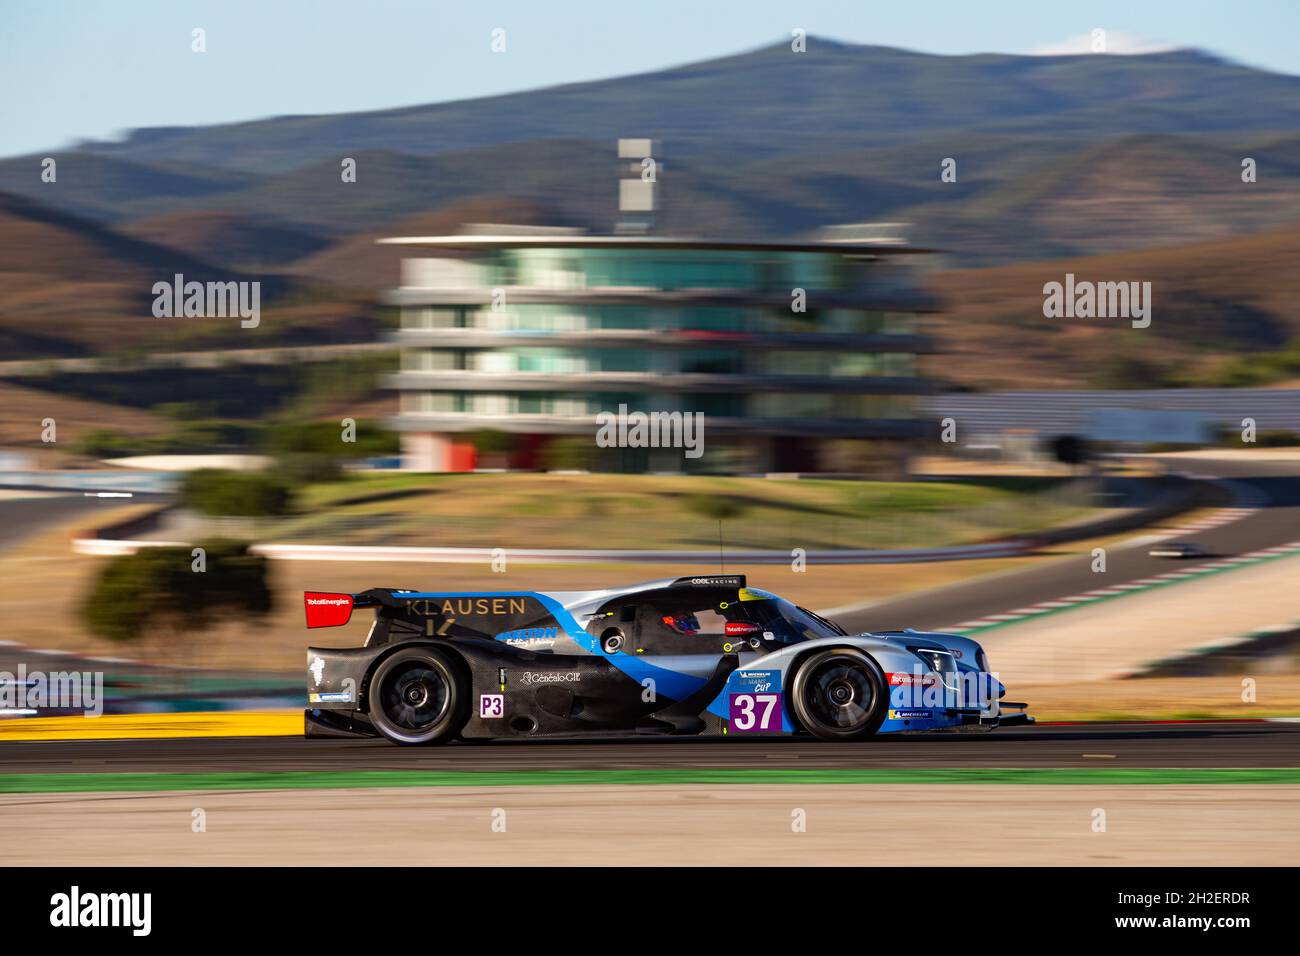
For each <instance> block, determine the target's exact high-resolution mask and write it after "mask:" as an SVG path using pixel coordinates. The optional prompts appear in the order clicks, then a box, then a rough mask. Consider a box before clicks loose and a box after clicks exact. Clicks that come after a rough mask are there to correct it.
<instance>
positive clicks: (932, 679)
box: [885, 673, 939, 687]
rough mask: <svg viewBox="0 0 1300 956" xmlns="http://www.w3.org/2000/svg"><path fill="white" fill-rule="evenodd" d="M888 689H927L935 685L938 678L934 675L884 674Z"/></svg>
mask: <svg viewBox="0 0 1300 956" xmlns="http://www.w3.org/2000/svg"><path fill="white" fill-rule="evenodd" d="M885 677H886V678H887V679H888V681H889V686H890V687H929V686H931V685H934V684H937V683H938V682H939V678H938V677H936V676H935V675H934V674H903V673H893V674H886V675H885Z"/></svg>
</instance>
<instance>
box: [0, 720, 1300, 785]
mask: <svg viewBox="0 0 1300 956" xmlns="http://www.w3.org/2000/svg"><path fill="white" fill-rule="evenodd" d="M1297 766H1300V723H1282V722H1236V723H1233V722H1224V723H1210V722H1206V723H1179V724H1104V725H1096V724H1094V725H1060V726H1036V727H1026V728H1018V729H1015V730H1012V729H1010V728H1008V729H1003V730H997V731H978V732H970V733H956V734H929V735H887V736H883V737H878V738H874V739H872V740H868V741H864V742H861V743H848V744H844V743H820V742H816V741H803V740H799V741H794V740H742V739H734V740H702V739H694V738H692V739H667V738H643V739H633V740H627V739H619V740H616V741H615V740H609V741H591V742H587V741H584V742H581V743H574V742H569V741H563V742H556V741H497V742H493V743H475V744H465V743H457V744H451V745H448V746H445V747H397V746H394V745H392V744H389V743H387V742H385V741H379V740H305V739H302V738H298V737H258V738H251V737H247V738H206V739H190V740H100V741H42V742H32V743H22V742H4V743H0V772H3V773H7V774H15V773H65V772H77V773H197V772H243V773H267V772H281V771H315V772H330V771H356V770H424V771H448V770H456V771H464V770H470V771H474V770H493V771H500V770H515V771H519V770H539V769H546V770H663V769H672V768H677V769H723V768H765V769H791V768H803V769H824V768H842V769H872V768H882V769H894V770H899V769H908V768H923V767H926V768H954V767H979V768H1032V767H1068V768H1107V769H1121V768H1129V769H1138V768H1140V769H1147V768H1169V767H1297Z"/></svg>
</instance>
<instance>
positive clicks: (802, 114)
mask: <svg viewBox="0 0 1300 956" xmlns="http://www.w3.org/2000/svg"><path fill="white" fill-rule="evenodd" d="M1297 127H1300V78H1297V77H1291V76H1283V75H1279V74H1274V73H1269V72H1266V71H1262V70H1256V69H1252V68H1250V67H1246V66H1241V65H1238V64H1234V63H1230V62H1228V61H1225V60H1222V59H1218V58H1215V57H1213V56H1210V55H1208V54H1205V53H1201V52H1197V51H1188V50H1181V51H1175V52H1169V53H1154V54H1146V55H1141V56H1062V57H1037V56H1005V55H994V54H981V55H976V56H935V55H931V54H926V53H917V52H912V51H908V50H897V49H891V48H887V47H878V46H860V45H855V44H847V43H838V42H835V41H832V40H828V39H821V38H816V37H814V38H811V39H810V40H809V44H808V50H807V52H806V53H793V52H792V51H791V50H790V47H789V45H788V44H787V43H785V42H782V43H778V44H776V45H773V46H770V47H766V48H763V49H759V50H754V51H751V52H747V53H742V54H739V55H735V56H728V57H723V58H721V59H716V60H709V61H706V62H702V63H693V64H687V65H684V66H678V67H673V68H670V69H665V70H659V71H655V72H652V73H646V74H641V75H635V76H625V77H617V78H613V79H606V80H598V81H594V82H587V83H576V84H570V85H565V86H557V87H549V88H546V89H540V90H531V91H527V92H521V93H512V94H508V95H502V96H493V97H484V98H478V99H472V100H461V101H456V102H450V103H435V104H430V105H425V106H412V107H405V108H401V109H387V110H374V111H369V112H364V113H341V114H336V115H324V116H280V117H274V118H270V119H264V120H257V121H252V122H244V123H228V124H222V125H217V126H207V127H170V128H150V129H143V130H137V131H135V132H133V133H131V134H130V135H128V136H127V137H126V139H124V140H123V141H122V142H118V143H110V142H94V143H88V144H86V145H85V146H84V147H83V150H84V151H87V152H94V153H100V154H103V155H109V156H115V157H118V158H122V159H129V160H134V161H138V162H145V163H160V162H170V163H179V164H190V163H192V164H195V165H197V166H207V165H209V164H213V163H216V164H218V165H220V166H222V167H225V168H227V169H235V170H241V171H248V172H260V173H274V172H283V171H286V170H289V169H293V168H296V167H299V166H303V165H306V164H308V163H311V162H314V161H318V160H323V159H325V158H327V157H334V156H340V155H352V154H353V153H354V152H355V151H358V150H375V149H378V150H389V151H393V152H401V153H412V154H416V155H438V154H442V153H449V152H455V151H458V150H464V149H471V148H474V147H483V146H497V145H501V144H505V143H520V142H527V141H532V140H544V139H562V138H576V139H586V140H595V141H598V142H605V143H611V142H612V141H613V140H614V139H616V138H617V137H619V136H629V135H635V136H649V137H654V138H656V139H658V140H660V141H662V142H663V144H664V149H665V155H666V157H669V158H678V157H689V156H692V155H697V154H703V155H714V156H718V155H724V154H730V155H731V156H745V157H750V158H757V157H762V156H774V155H792V154H796V153H809V154H811V153H814V152H821V151H824V150H838V149H844V148H848V147H866V146H874V145H885V144H891V143H905V142H914V141H917V140H919V139H933V138H935V137H936V136H937V135H939V134H941V133H942V134H947V135H950V136H951V137H952V142H953V145H954V148H955V147H957V146H960V142H961V139H962V137H963V136H964V135H965V134H966V132H968V131H970V130H974V129H979V130H983V131H985V132H1004V133H1022V134H1023V133H1039V134H1041V133H1047V132H1050V133H1051V134H1052V135H1054V136H1059V137H1062V138H1065V139H1073V140H1076V141H1080V142H1089V141H1096V140H1097V139H1099V138H1102V137H1110V136H1115V135H1121V134H1125V133H1162V132H1164V133H1181V134H1197V133H1219V132H1241V131H1259V130H1285V129H1295V128H1297Z"/></svg>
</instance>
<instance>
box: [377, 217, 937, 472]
mask: <svg viewBox="0 0 1300 956" xmlns="http://www.w3.org/2000/svg"><path fill="white" fill-rule="evenodd" d="M383 241H384V242H386V243H395V244H400V245H403V246H409V247H411V250H412V256H411V257H410V258H408V259H406V260H405V261H404V263H403V269H402V286H401V287H400V288H399V289H396V290H393V291H391V292H390V293H389V294H388V296H387V301H388V302H389V303H391V304H393V305H396V306H398V307H400V309H401V327H400V330H399V331H397V332H396V333H394V338H395V340H396V342H397V343H398V344H399V345H400V347H401V368H400V370H399V371H398V372H397V373H396V374H394V375H393V376H392V377H391V379H390V382H389V384H390V385H391V386H392V387H394V388H396V389H398V390H399V392H400V411H399V415H398V417H397V419H396V421H395V422H394V425H395V427H396V428H397V429H398V430H400V432H401V433H402V439H403V442H402V447H403V461H404V466H405V467H408V468H412V469H417V470H424V471H459V470H465V469H469V468H473V467H476V466H481V465H483V464H484V463H485V455H484V450H485V448H491V449H493V452H492V461H491V463H492V464H496V465H508V466H510V467H522V468H533V467H565V466H570V467H584V466H585V467H591V468H594V469H610V470H625V471H683V470H686V471H697V470H700V471H721V472H736V471H744V472H751V471H801V472H809V471H862V470H880V469H879V468H877V467H876V466H880V465H883V466H885V468H886V470H888V469H891V468H893V469H896V468H897V466H899V465H900V464H901V462H902V460H903V459H904V458H905V456H906V453H907V450H908V446H909V444H910V443H911V442H912V440H915V439H917V438H919V437H921V436H923V435H924V434H926V432H927V426H926V425H925V424H923V423H922V422H921V421H920V420H919V416H918V411H917V397H918V396H919V395H922V394H926V393H928V392H929V391H930V390H931V389H930V387H929V384H928V383H927V382H926V381H925V380H924V379H923V378H922V377H921V376H920V375H919V374H918V372H917V368H916V358H917V356H918V355H920V354H922V353H926V352H929V351H931V349H932V344H931V342H930V340H929V339H927V338H926V337H925V336H923V335H920V334H918V333H917V331H916V329H915V319H916V316H917V314H918V313H920V312H925V311H929V310H930V308H931V305H930V302H929V301H928V299H927V298H926V297H924V296H923V295H922V294H921V293H919V292H918V291H917V289H916V288H915V287H914V285H913V282H912V279H911V276H912V275H913V273H914V272H915V269H914V268H913V267H911V265H910V263H913V262H915V261H916V259H915V256H914V255H913V254H914V253H916V252H918V251H919V250H916V249H913V248H911V247H908V246H905V245H899V244H889V243H884V242H858V243H854V242H790V243H776V242H773V243H760V242H712V241H704V240H695V239H672V238H667V237H660V236H645V235H639V236H623V235H615V236H593V235H585V234H578V233H573V232H564V231H558V230H546V231H542V230H537V231H527V232H525V231H523V230H519V231H517V232H515V233H514V234H510V235H505V234H496V235H461V236H435V237H410V238H405V237H404V238H395V239H387V240H383ZM620 406H625V407H626V408H627V409H628V410H631V411H641V412H645V413H652V412H657V411H658V412H675V411H680V412H684V413H689V412H702V413H703V415H704V428H705V436H706V439H705V440H706V445H705V448H706V453H705V454H704V455H702V456H701V457H700V458H698V459H694V460H684V458H683V455H682V452H681V450H680V449H673V448H598V447H597V445H596V441H595V437H596V432H597V427H598V424H597V415H598V414H599V413H600V412H602V411H609V412H617V411H618V410H619V407H620ZM485 435H486V436H487V438H485ZM487 439H491V440H487ZM855 462H856V464H855ZM872 463H874V464H872ZM868 466H870V468H869V467H868Z"/></svg>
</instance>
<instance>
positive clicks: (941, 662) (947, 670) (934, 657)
mask: <svg viewBox="0 0 1300 956" xmlns="http://www.w3.org/2000/svg"><path fill="white" fill-rule="evenodd" d="M907 650H910V652H911V653H914V654H915V656H917V657H919V658H920V659H922V661H924V662H926V663H927V665H930V670H932V671H935V672H937V674H941V675H946V674H954V675H956V674H957V658H954V657H953V654H952V652H949V650H937V649H935V648H907ZM944 683H945V684H946V683H948V682H946V680H945V682H944Z"/></svg>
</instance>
